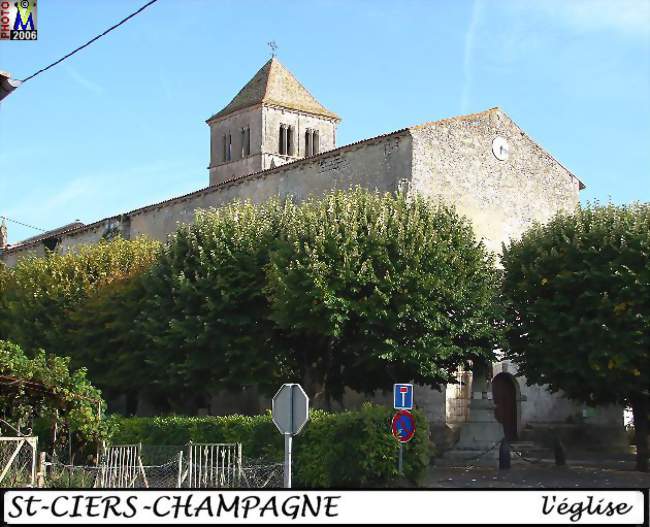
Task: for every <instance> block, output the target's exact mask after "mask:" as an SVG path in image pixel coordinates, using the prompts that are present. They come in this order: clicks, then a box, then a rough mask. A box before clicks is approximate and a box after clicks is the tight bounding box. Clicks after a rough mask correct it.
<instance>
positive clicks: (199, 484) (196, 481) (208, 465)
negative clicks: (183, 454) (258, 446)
mask: <svg viewBox="0 0 650 527" xmlns="http://www.w3.org/2000/svg"><path fill="white" fill-rule="evenodd" d="M186 460H187V476H186V475H185V474H186V473H185V471H183V470H181V477H180V484H181V485H182V486H184V487H191V488H198V489H214V488H237V487H239V486H240V485H241V470H242V449H241V443H192V442H190V443H189V444H188V445H187V458H186Z"/></svg>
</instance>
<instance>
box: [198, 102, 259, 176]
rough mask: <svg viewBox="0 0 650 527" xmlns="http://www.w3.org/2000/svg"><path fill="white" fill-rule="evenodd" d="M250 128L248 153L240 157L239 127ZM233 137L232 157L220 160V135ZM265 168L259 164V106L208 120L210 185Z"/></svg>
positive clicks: (221, 141)
mask: <svg viewBox="0 0 650 527" xmlns="http://www.w3.org/2000/svg"><path fill="white" fill-rule="evenodd" d="M245 127H249V128H250V144H251V150H250V155H249V156H246V157H243V158H242V155H241V154H242V139H241V129H242V128H245ZM225 134H230V135H231V137H232V156H231V160H230V161H224V160H223V144H224V143H223V136H224V135H225ZM263 169H264V165H263V164H262V111H261V108H260V107H259V106H255V107H253V108H247V109H244V110H240V111H238V112H235V113H233V114H230V115H228V116H226V117H223V118H221V119H219V120H215V121H213V122H211V123H210V168H209V172H210V185H216V184H217V183H221V182H222V181H224V180H226V179H230V178H233V177H239V176H244V175H246V174H252V173H253V172H259V171H260V170H263Z"/></svg>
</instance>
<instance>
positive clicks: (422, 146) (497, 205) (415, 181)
mask: <svg viewBox="0 0 650 527" xmlns="http://www.w3.org/2000/svg"><path fill="white" fill-rule="evenodd" d="M411 134H412V136H413V174H412V177H411V187H412V189H413V190H416V191H417V192H419V193H421V194H423V195H425V196H429V197H432V198H433V199H439V200H442V201H444V202H447V203H453V204H454V205H455V206H456V208H457V209H458V211H459V212H461V213H462V214H464V215H465V216H467V217H468V218H469V219H471V220H472V223H473V224H474V228H475V231H476V233H477V236H478V237H480V238H483V239H484V240H485V243H486V246H487V247H488V248H489V249H490V250H492V251H495V252H500V250H501V243H502V242H507V241H508V240H509V239H512V238H518V237H519V236H521V234H522V233H523V232H524V231H525V230H526V228H527V227H528V226H529V225H530V224H531V222H533V221H540V222H546V221H548V220H549V219H550V218H551V216H553V215H554V214H555V213H557V212H559V211H571V210H573V209H574V208H575V206H576V205H577V204H578V201H579V196H578V192H579V185H580V183H579V181H578V179H577V178H576V177H575V176H573V175H572V174H571V173H570V172H569V171H568V170H566V169H565V168H564V167H563V166H562V165H560V164H559V163H558V162H557V161H556V160H555V159H553V158H552V157H551V156H550V155H549V154H548V153H546V152H545V151H544V150H543V149H542V148H541V147H540V146H539V145H537V144H536V143H534V142H533V141H532V140H531V139H530V138H529V137H528V136H527V135H526V134H525V133H524V132H523V131H522V130H521V129H520V128H519V127H518V126H517V125H516V124H515V123H513V122H512V121H511V120H510V118H509V117H508V116H507V115H506V114H504V113H503V112H502V111H501V110H500V109H498V108H494V109H492V110H489V111H487V112H482V113H480V114H475V115H473V116H466V117H463V118H456V119H448V120H445V121H440V122H436V123H431V124H424V125H421V126H417V127H415V128H411ZM497 136H501V137H504V138H505V139H506V140H507V141H508V143H509V145H510V156H509V158H508V160H506V161H499V160H498V159H497V158H496V157H495V155H494V154H493V153H492V141H493V139H494V138H495V137H497Z"/></svg>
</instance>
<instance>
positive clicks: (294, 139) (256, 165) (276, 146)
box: [206, 56, 341, 185]
mask: <svg viewBox="0 0 650 527" xmlns="http://www.w3.org/2000/svg"><path fill="white" fill-rule="evenodd" d="M340 121H341V119H340V118H339V117H338V116H337V115H336V114H335V113H333V112H330V111H329V110H327V109H326V108H325V107H324V106H322V105H321V104H320V103H319V102H318V101H317V100H316V99H315V98H314V97H313V96H312V95H311V94H310V93H309V92H308V91H307V90H306V89H305V88H304V87H303V86H302V84H300V83H299V82H298V80H297V79H296V78H295V77H294V76H293V75H292V74H291V72H290V71H289V70H287V69H286V68H285V67H284V66H283V65H282V64H281V63H280V61H279V60H278V59H277V58H276V57H275V56H274V57H271V59H270V60H269V61H268V62H267V63H266V64H264V66H262V68H261V69H260V70H259V71H258V72H257V73H256V74H255V75H254V76H253V78H252V79H251V80H250V81H248V83H247V84H246V85H245V86H244V87H243V88H242V89H241V90H240V91H239V93H238V94H237V95H236V96H235V98H234V99H233V100H232V101H230V103H229V104H228V105H227V106H226V107H225V108H223V109H222V110H221V111H219V112H218V113H216V114H214V115H213V116H212V117H210V118H209V119H208V120H207V121H206V123H207V124H208V126H209V127H210V166H209V167H208V170H209V172H210V185H218V184H219V183H222V182H224V181H228V180H230V179H233V178H237V177H240V176H245V175H247V174H253V173H255V172H259V171H261V170H266V169H267V168H273V167H275V166H278V165H282V164H284V163H288V162H291V161H295V160H297V159H301V158H304V157H309V156H313V155H317V154H319V153H320V152H324V151H326V150H331V149H333V148H335V147H336V126H337V125H338V123H339V122H340Z"/></svg>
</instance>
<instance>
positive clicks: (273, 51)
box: [267, 40, 278, 57]
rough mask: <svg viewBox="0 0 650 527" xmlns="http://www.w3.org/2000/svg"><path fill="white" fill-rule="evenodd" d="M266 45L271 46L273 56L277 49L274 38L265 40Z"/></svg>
mask: <svg viewBox="0 0 650 527" xmlns="http://www.w3.org/2000/svg"><path fill="white" fill-rule="evenodd" d="M267 45H268V46H269V47H270V48H271V57H275V54H276V52H277V51H278V45H277V44H276V43H275V40H271V42H267Z"/></svg>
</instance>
